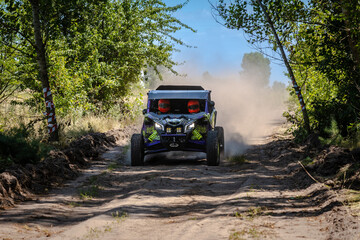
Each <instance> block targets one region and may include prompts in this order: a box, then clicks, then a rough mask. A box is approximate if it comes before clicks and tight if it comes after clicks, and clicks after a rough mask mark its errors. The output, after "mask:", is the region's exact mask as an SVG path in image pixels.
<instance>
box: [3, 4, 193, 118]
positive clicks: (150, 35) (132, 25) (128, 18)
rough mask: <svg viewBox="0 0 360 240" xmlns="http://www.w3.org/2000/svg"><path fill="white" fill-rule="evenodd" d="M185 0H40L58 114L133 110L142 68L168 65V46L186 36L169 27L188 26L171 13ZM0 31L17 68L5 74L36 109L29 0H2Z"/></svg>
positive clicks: (37, 89) (127, 112)
mask: <svg viewBox="0 0 360 240" xmlns="http://www.w3.org/2000/svg"><path fill="white" fill-rule="evenodd" d="M185 4H186V2H185V3H184V4H177V5H175V6H167V5H166V4H165V3H164V1H162V0H140V1H131V0H117V1H109V0H80V1H70V0H66V1H63V0H55V1H50V2H49V1H40V23H41V30H42V34H43V38H44V43H45V44H46V57H47V62H48V72H49V81H50V86H51V89H52V94H53V98H54V103H55V106H56V108H57V112H58V113H59V115H58V116H59V117H64V116H65V115H69V114H70V115H78V114H80V113H81V114H86V113H89V112H91V113H95V114H103V113H108V112H112V111H114V109H118V110H116V111H120V112H122V113H123V114H124V115H131V114H133V115H135V114H136V113H138V111H137V107H138V105H140V104H139V102H141V101H142V99H141V97H142V96H141V95H136V96H135V95H134V93H133V92H134V88H139V86H140V84H141V82H142V81H143V75H144V74H143V72H144V71H145V70H146V69H149V68H151V69H154V71H155V73H156V74H159V73H160V72H159V71H158V67H159V66H162V67H163V68H166V69H169V70H170V71H172V72H174V70H173V69H172V67H173V66H174V65H175V64H176V63H175V62H173V61H172V59H171V54H172V53H173V52H174V51H176V48H175V46H176V44H179V45H184V43H183V42H182V41H181V40H180V39H177V38H175V37H173V34H174V33H175V32H177V31H179V30H180V29H182V28H186V29H190V30H191V31H194V30H193V29H191V28H190V27H189V26H187V25H185V24H183V23H181V22H180V21H179V20H178V19H176V18H174V17H173V13H174V12H176V11H178V10H180V9H181V8H182V7H183V6H184V5H185ZM0 36H1V38H0V42H1V44H2V45H1V46H3V48H4V50H3V49H0V50H1V51H3V52H5V51H7V52H11V53H12V55H11V57H8V58H7V59H9V60H7V65H6V66H13V68H14V69H17V70H16V71H11V72H10V71H8V72H10V73H7V74H8V75H9V76H10V77H12V78H13V79H15V80H16V81H18V83H17V85H16V86H21V88H22V89H29V90H30V91H31V94H32V99H30V100H28V101H27V102H26V103H27V104H29V105H31V106H33V107H36V108H37V109H38V106H39V103H42V102H43V94H42V87H41V83H40V81H39V79H38V67H37V64H36V51H35V47H34V40H33V27H32V9H31V5H30V3H29V2H28V1H15V2H13V1H5V2H4V3H2V4H1V5H0ZM10 50H11V51H10ZM1 56H2V55H1V54H0V59H1ZM10 60H11V61H13V64H10V63H11V61H10ZM0 66H1V64H0ZM0 70H1V69H0ZM1 74H2V72H1V71H0V76H2V75H1ZM0 87H1V81H0ZM142 88H143V86H142ZM135 92H136V93H139V91H135ZM0 97H1V96H0ZM134 97H135V98H136V99H134ZM0 99H1V98H0ZM40 106H42V109H44V107H43V105H40ZM118 106H120V107H118ZM119 109H120V110H119ZM134 109H136V110H135V111H134ZM38 110H39V111H41V109H38ZM42 111H43V110H42ZM131 117H134V116H131ZM59 119H60V118H59Z"/></svg>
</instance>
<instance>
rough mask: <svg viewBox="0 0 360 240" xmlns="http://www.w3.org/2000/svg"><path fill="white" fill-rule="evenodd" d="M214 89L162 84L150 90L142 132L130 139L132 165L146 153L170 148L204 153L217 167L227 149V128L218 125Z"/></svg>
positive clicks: (167, 150)
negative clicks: (212, 92)
mask: <svg viewBox="0 0 360 240" xmlns="http://www.w3.org/2000/svg"><path fill="white" fill-rule="evenodd" d="M210 93H211V91H209V90H204V89H203V88H202V87H200V86H179V85H161V86H159V87H158V88H157V89H156V90H151V91H149V92H148V101H147V108H146V109H144V111H143V114H144V122H143V126H142V129H141V133H140V134H134V135H133V136H132V138H131V165H132V166H138V165H143V164H144V156H145V155H147V154H152V153H160V152H169V151H194V152H205V153H206V156H207V164H208V165H210V166H217V165H219V163H220V157H221V155H223V152H224V130H223V128H222V127H218V126H215V125H216V114H217V112H216V109H215V103H214V102H213V101H211V97H210Z"/></svg>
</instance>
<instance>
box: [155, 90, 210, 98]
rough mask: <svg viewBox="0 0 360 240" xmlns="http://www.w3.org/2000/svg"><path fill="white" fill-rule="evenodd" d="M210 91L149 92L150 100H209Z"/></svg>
mask: <svg viewBox="0 0 360 240" xmlns="http://www.w3.org/2000/svg"><path fill="white" fill-rule="evenodd" d="M210 92H211V91H209V90H151V91H149V92H148V98H149V99H208V100H210Z"/></svg>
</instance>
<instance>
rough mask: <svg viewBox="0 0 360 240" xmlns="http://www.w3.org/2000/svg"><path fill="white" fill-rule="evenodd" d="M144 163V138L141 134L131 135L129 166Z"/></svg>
mask: <svg viewBox="0 0 360 240" xmlns="http://www.w3.org/2000/svg"><path fill="white" fill-rule="evenodd" d="M141 165H144V139H143V137H142V135H141V134H133V135H132V137H131V166H141Z"/></svg>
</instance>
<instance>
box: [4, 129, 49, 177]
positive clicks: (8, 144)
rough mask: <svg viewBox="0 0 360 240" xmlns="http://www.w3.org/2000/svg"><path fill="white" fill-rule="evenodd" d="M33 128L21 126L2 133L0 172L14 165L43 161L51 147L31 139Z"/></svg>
mask: <svg viewBox="0 0 360 240" xmlns="http://www.w3.org/2000/svg"><path fill="white" fill-rule="evenodd" d="M32 130H33V129H32V128H31V126H30V125H28V126H27V127H26V126H24V125H21V126H20V127H17V128H12V129H10V130H9V131H7V132H2V133H0V170H1V171H3V170H4V169H5V168H6V167H9V166H10V165H12V164H13V163H16V164H21V165H25V164H27V163H37V162H40V161H41V160H43V159H44V158H45V157H46V156H47V154H48V152H49V151H50V149H51V147H50V146H48V145H46V144H44V143H42V142H41V141H40V140H39V139H34V138H31V137H30V136H31V132H32Z"/></svg>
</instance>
